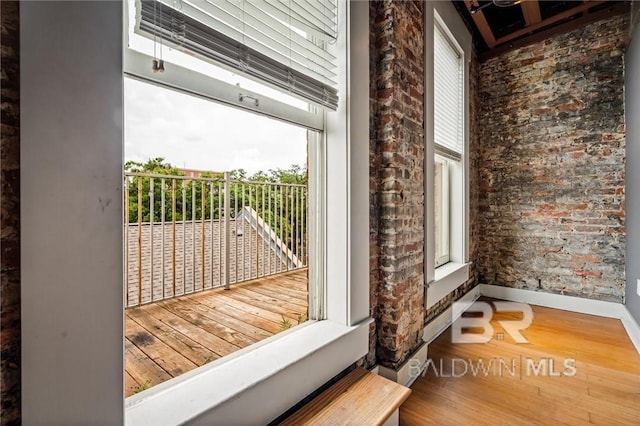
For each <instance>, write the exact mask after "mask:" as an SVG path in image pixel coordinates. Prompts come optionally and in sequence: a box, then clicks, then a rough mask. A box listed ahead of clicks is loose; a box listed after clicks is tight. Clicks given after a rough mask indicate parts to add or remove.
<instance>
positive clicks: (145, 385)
mask: <svg viewBox="0 0 640 426" xmlns="http://www.w3.org/2000/svg"><path fill="white" fill-rule="evenodd" d="M150 384H151V380H147V381H145V382H144V383H142V384H139V385H138V386H132V387H131V390H132V391H133V393H134V394H136V393H140V392H142V391H145V390H147V389H149V385H150Z"/></svg>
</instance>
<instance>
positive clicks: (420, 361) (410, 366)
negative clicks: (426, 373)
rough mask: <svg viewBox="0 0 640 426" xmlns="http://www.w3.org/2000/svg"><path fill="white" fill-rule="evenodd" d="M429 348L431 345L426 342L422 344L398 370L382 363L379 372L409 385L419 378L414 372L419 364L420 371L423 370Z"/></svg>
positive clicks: (397, 381) (385, 376)
mask: <svg viewBox="0 0 640 426" xmlns="http://www.w3.org/2000/svg"><path fill="white" fill-rule="evenodd" d="M428 349H429V346H428V345H427V344H426V343H425V344H423V345H422V346H420V347H419V348H418V350H417V351H416V352H415V353H414V354H413V355H411V357H410V358H408V359H407V360H406V361H405V362H404V364H402V365H401V366H400V368H398V369H397V370H394V369H392V368H387V367H385V366H382V365H380V366H378V374H380V375H381V376H382V377H384V378H386V379H389V380H393V381H394V382H396V383H400V384H401V385H403V386H407V387H409V386H411V385H412V384H413V382H414V381H415V380H416V379H417V378H418V375H417V374H412V373H415V371H416V368H417V366H420V371H422V367H423V366H424V365H426V364H427V351H428Z"/></svg>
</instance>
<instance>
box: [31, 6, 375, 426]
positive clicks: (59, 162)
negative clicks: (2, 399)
mask: <svg viewBox="0 0 640 426" xmlns="http://www.w3.org/2000/svg"><path fill="white" fill-rule="evenodd" d="M341 4H344V6H343V7H344V8H345V10H347V12H348V15H347V18H346V19H343V20H341V29H340V32H341V33H342V34H344V35H347V34H349V40H347V37H346V36H345V37H344V38H343V40H342V43H345V44H346V43H349V46H350V47H351V48H350V49H349V51H350V52H351V57H347V55H342V58H341V61H343V62H344V66H345V67H346V69H347V73H346V78H345V79H344V80H345V81H343V82H341V84H343V85H344V86H343V87H344V90H346V88H347V87H348V88H349V95H347V94H346V92H344V93H345V96H342V97H341V104H340V106H339V110H340V111H342V113H329V114H327V118H326V119H327V125H328V130H327V133H328V139H329V141H330V142H331V143H328V144H326V146H327V147H326V163H327V166H326V167H327V170H329V171H330V172H331V173H327V174H325V185H326V187H327V191H326V193H327V195H326V197H327V204H328V205H330V206H331V208H330V209H327V210H328V211H327V212H326V219H325V221H326V238H327V240H326V246H325V249H324V250H325V252H326V255H327V262H326V264H325V270H324V271H323V273H324V274H325V276H326V282H327V295H326V296H325V297H326V298H327V301H328V303H327V313H326V317H327V320H325V321H317V322H314V323H311V324H309V325H307V326H304V327H300V328H295V329H292V330H291V331H290V332H289V333H286V334H283V336H282V338H281V339H278V340H276V341H274V342H273V346H272V345H271V344H266V345H264V346H261V347H259V348H257V349H256V350H254V351H251V352H247V353H243V354H241V355H239V356H237V357H235V358H234V359H232V360H231V362H232V363H234V364H235V365H236V366H237V369H238V374H239V375H237V376H234V380H237V381H238V383H237V387H236V392H235V393H233V394H232V393H228V394H227V395H226V397H218V399H217V402H215V401H212V400H211V399H209V398H207V397H212V394H211V393H209V394H205V393H204V392H203V390H202V388H200V387H198V381H199V380H204V381H205V382H206V383H207V384H208V385H209V388H208V389H209V390H211V391H212V392H217V393H216V394H218V395H219V390H218V389H217V388H216V389H215V390H213V389H214V385H213V383H211V382H210V380H212V376H211V375H212V374H213V372H212V371H211V372H210V374H207V375H200V372H197V373H192V374H193V375H189V376H188V377H185V378H184V379H183V381H184V384H183V385H182V386H181V388H182V390H183V395H182V398H183V399H181V400H180V401H179V402H185V401H187V402H189V401H191V399H190V398H191V397H192V396H198V398H199V399H198V400H197V401H194V402H193V404H196V405H198V408H196V407H194V406H191V405H189V404H188V403H185V407H186V408H185V409H180V413H179V414H175V413H173V411H174V408H175V404H176V403H177V402H178V401H172V402H171V405H166V404H165V405H162V404H160V405H161V406H159V408H156V411H155V413H156V416H157V415H160V416H162V418H161V419H160V421H161V423H162V424H169V415H179V416H180V421H182V422H187V421H189V422H191V423H194V424H211V423H213V420H215V422H217V423H230V422H233V423H241V424H242V423H267V422H269V421H271V420H273V418H275V417H276V416H277V415H280V414H281V413H283V412H284V411H286V409H288V408H290V407H291V406H293V405H294V404H296V403H297V402H298V401H300V400H301V399H302V398H304V397H305V396H307V395H308V394H309V393H311V392H313V391H314V390H315V389H317V388H318V387H319V386H320V385H321V384H322V383H324V382H326V381H327V380H329V379H330V378H331V377H333V376H335V375H336V374H338V373H339V372H340V371H341V370H343V369H344V368H346V367H348V366H349V365H351V364H352V363H354V362H355V361H357V360H358V359H359V358H361V357H362V356H364V355H365V354H366V353H367V352H368V349H369V338H368V337H369V324H370V322H371V319H370V318H369V282H368V274H369V262H368V261H369V259H368V251H367V250H362V247H368V244H369V233H368V221H367V220H362V218H366V217H368V214H369V200H368V192H369V191H368V188H369V174H368V162H366V161H362V158H368V152H369V137H368V136H369V129H368V126H369V119H368V118H369V117H368V115H369V96H368V93H369V79H368V78H367V77H365V76H368V75H369V60H368V52H369V49H368V47H369V45H368V43H369V4H368V3H366V2H358V1H354V2H350V7H347V6H346V3H341ZM122 9H123V4H122V3H121V2H101V3H100V4H95V5H94V4H90V5H89V4H86V3H83V2H69V3H64V4H62V3H61V4H55V5H49V4H44V3H42V4H41V3H30V2H29V3H28V4H25V13H21V15H20V28H21V35H22V36H24V37H23V38H22V39H21V40H22V41H23V42H24V43H23V47H27V49H25V50H24V51H22V54H21V57H22V59H23V62H24V63H23V65H24V67H22V68H21V81H22V82H23V85H24V87H25V88H27V90H25V91H24V92H21V106H22V110H21V120H23V124H24V126H23V127H22V130H21V132H22V133H24V134H23V135H21V144H23V145H24V146H23V148H25V149H24V156H23V158H22V160H23V163H24V164H23V165H24V166H25V167H23V168H21V177H22V183H23V184H24V185H23V187H22V191H23V195H24V200H23V201H25V206H26V207H27V208H23V210H22V213H21V215H22V218H23V220H22V225H23V226H22V232H23V240H22V242H23V249H24V248H25V247H27V248H29V250H23V269H22V272H23V281H22V294H23V295H24V296H25V297H24V298H23V305H22V309H23V310H22V312H23V317H22V327H23V335H22V336H23V338H22V347H23V352H22V354H23V367H25V368H24V371H23V395H22V403H23V407H24V408H25V410H24V413H25V421H27V422H28V423H37V422H43V421H45V422H48V423H60V424H69V423H80V424H85V423H91V422H104V421H109V422H111V423H116V424H120V423H121V419H122V417H123V415H124V412H125V407H124V398H123V386H124V383H123V382H124V380H123V374H124V369H123V362H124V360H123V359H124V355H123V354H124V347H123V346H124V345H123V342H124V321H123V312H122V306H123V305H122V304H123V289H122V285H118V280H121V279H122V260H121V259H122V235H119V234H118V233H114V232H113V229H114V227H117V226H119V225H118V224H121V223H122V206H121V203H118V202H113V200H118V199H121V196H122V193H121V192H122V191H121V189H120V186H119V184H118V182H121V173H122V145H123V143H122V142H123V140H122V109H121V108H122V103H121V102H122V84H123V78H124V77H123V68H122V48H121V46H122V34H123V28H122V25H123V16H122ZM51 16H55V17H56V19H51ZM78 16H82V18H83V23H85V24H86V25H81V26H78V25H77V17H78ZM61 28H69V29H72V30H69V31H61V30H60V29H61ZM339 43H340V42H339ZM71 44H72V45H73V46H74V49H69V45H71ZM96 47H98V48H99V49H97V48H96ZM79 57H80V58H82V59H81V60H78V58H79ZM52 58H55V60H59V61H60V63H61V67H62V68H61V69H62V70H63V71H62V72H57V73H48V74H47V75H46V76H43V75H42V73H40V72H38V71H39V70H41V69H42V68H43V67H44V66H45V64H47V63H50V62H51V61H52V60H54V59H52ZM87 76H91V78H88V77H87ZM341 91H342V89H341ZM43 93H44V94H45V95H46V96H45V97H44V98H43ZM96 93H97V94H100V95H101V96H102V95H104V99H102V98H96V97H95V96H96V95H95V94H96ZM98 101H99V102H98ZM53 105H55V106H57V107H53ZM78 117H80V118H81V120H82V122H81V124H82V125H78V121H77V120H78ZM72 118H73V119H72ZM42 123H45V124H46V126H45V125H42ZM96 129H99V130H100V131H99V132H96ZM43 131H46V137H43V134H42V132H43ZM334 139H336V140H335V142H334ZM45 140H48V141H53V142H55V143H52V144H51V145H47V144H43V141H45ZM47 146H49V147H50V146H55V150H53V151H51V150H50V149H46V148H47ZM78 158H80V159H82V161H80V162H79V161H78ZM43 170H45V171H46V172H43ZM69 170H71V172H69ZM334 171H335V173H333V172H334ZM72 173H74V174H72ZM45 176H46V178H45ZM52 188H53V190H52ZM71 191H73V193H74V194H76V195H77V194H79V193H80V194H83V196H82V197H77V196H76V197H75V199H74V200H73V202H72V203H71V205H72V206H73V207H74V208H78V209H80V210H79V211H82V212H84V213H83V214H82V215H80V214H74V215H71V216H70V215H69V210H68V208H65V209H58V208H53V209H50V211H48V213H47V215H46V216H43V215H42V214H40V209H39V208H37V206H39V205H42V204H40V202H41V201H42V200H45V204H46V203H49V202H50V203H51V205H52V206H56V205H59V203H56V202H55V201H56V200H57V201H59V200H60V197H61V196H62V197H67V198H69V194H70V193H71ZM51 194H54V195H55V197H54V198H56V200H52V199H51V197H52V196H53V195H51ZM29 207H31V208H29ZM65 207H68V206H67V205H65ZM91 212H94V213H95V214H94V213H91ZM96 212H97V213H96ZM51 223H56V224H57V226H56V227H53V228H55V229H54V231H55V232H54V235H55V236H56V237H57V238H59V240H55V243H56V247H58V248H60V247H63V248H64V249H63V250H60V249H58V250H51V247H52V245H51V244H52V240H51V239H50V237H51V229H52V227H51V226H50V224H51ZM78 228H80V229H84V230H85V234H82V233H79V232H78ZM43 230H44V231H43ZM47 230H49V231H47ZM87 232H88V233H89V234H86V233H87ZM89 237H90V238H89ZM326 247H331V250H327V249H326ZM60 265H62V267H61V266H60ZM97 272H99V273H100V274H98V276H97V277H96V276H94V274H96V273H97ZM91 277H93V278H96V279H89V278H91ZM52 280H54V281H56V282H59V283H64V285H58V286H55V287H52V286H51V285H50V283H51V282H52ZM53 288H55V292H54V291H51V290H52V289H53ZM97 330H99V332H96V331H97ZM289 346H291V348H295V352H293V351H292V353H286V352H278V354H277V356H274V358H279V359H274V360H273V361H270V363H269V364H268V366H267V364H266V363H264V362H263V361H264V359H263V358H262V357H261V356H262V355H263V354H265V353H271V354H272V355H274V353H273V351H274V350H275V349H277V348H280V349H282V350H283V351H284V350H286V349H287V348H288V347H289ZM43 351H44V352H47V353H48V356H46V357H43V356H38V354H41V353H43ZM269 351H270V352H269ZM280 354H282V356H281V357H280ZM251 360H253V361H251ZM231 362H230V363H231ZM255 363H257V364H258V366H264V371H263V372H264V374H262V373H261V374H262V375H261V376H260V377H255V375H253V374H252V371H253V368H254V367H255V365H254V364H255ZM319 365H321V366H322V368H318V366H319ZM267 370H268V371H267ZM207 371H208V372H209V370H207ZM230 371H231V370H227V373H226V374H229V373H230ZM187 374H189V373H187ZM216 374H217V372H216ZM220 374H222V371H220ZM88 382H89V383H90V384H91V387H92V388H93V389H99V390H100V391H99V392H98V393H96V392H87V383H88ZM160 386H162V385H160ZM169 387H170V386H169V385H167V388H169ZM200 394H202V395H200ZM166 395H168V389H164V390H163V391H162V392H159V393H158V395H157V396H156V397H155V398H151V397H150V395H149V398H146V397H145V398H142V394H141V399H143V400H142V401H139V403H138V404H136V407H135V410H136V411H137V413H143V412H144V410H145V406H150V405H152V400H153V404H158V403H159V402H161V401H162V398H161V397H162V396H164V397H165V401H166V400H167V399H168V398H166ZM200 396H201V398H200ZM265 401H269V404H264V402H265ZM257 406H259V407H261V410H256V409H255V407H257ZM156 407H158V406H156ZM27 417H28V419H27ZM144 421H146V420H143V423H144ZM172 421H175V422H177V421H178V419H177V418H175V417H174V418H173V420H172ZM126 423H127V424H136V423H137V422H134V421H133V420H132V418H131V417H130V416H128V417H127V420H126Z"/></svg>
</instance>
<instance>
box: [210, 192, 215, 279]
mask: <svg viewBox="0 0 640 426" xmlns="http://www.w3.org/2000/svg"><path fill="white" fill-rule="evenodd" d="M213 188H214V183H213V182H209V226H210V229H209V241H211V250H210V251H209V280H210V281H211V287H210V288H213Z"/></svg>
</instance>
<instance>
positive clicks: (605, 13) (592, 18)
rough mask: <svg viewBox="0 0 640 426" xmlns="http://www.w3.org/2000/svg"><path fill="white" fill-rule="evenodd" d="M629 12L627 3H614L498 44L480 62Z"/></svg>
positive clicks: (482, 56) (481, 56) (480, 58)
mask: <svg viewBox="0 0 640 426" xmlns="http://www.w3.org/2000/svg"><path fill="white" fill-rule="evenodd" d="M628 12H629V5H628V4H626V3H622V2H620V3H614V4H612V5H611V6H610V7H607V8H606V9H602V10H599V11H597V12H593V13H589V14H585V15H584V16H582V17H580V18H578V19H574V20H572V21H569V22H565V23H563V24H560V25H557V26H555V27H552V28H548V29H546V30H542V31H540V32H537V33H535V34H533V35H531V36H529V37H525V38H521V39H519V40H515V41H514V42H513V43H509V44H504V45H502V46H498V47H496V48H495V49H491V50H488V51H486V52H484V53H481V54H480V55H479V56H478V59H479V60H480V62H484V61H486V60H488V59H491V58H495V57H496V56H500V55H502V54H504V53H506V52H509V51H511V50H515V49H519V48H521V47H525V46H528V45H530V44H533V43H538V42H540V41H542V40H546V39H548V38H550V37H553V36H555V35H558V34H563V33H567V32H569V31H573V30H575V29H576V28H580V27H582V26H584V25H587V24H590V23H592V22H596V21H599V20H601V19H605V18H610V17H612V16H617V15H621V14H623V13H628Z"/></svg>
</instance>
